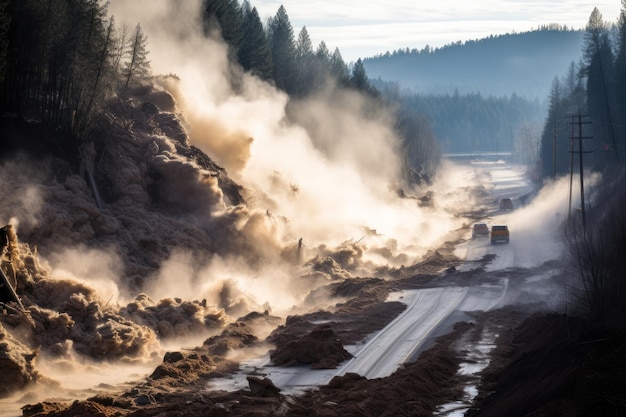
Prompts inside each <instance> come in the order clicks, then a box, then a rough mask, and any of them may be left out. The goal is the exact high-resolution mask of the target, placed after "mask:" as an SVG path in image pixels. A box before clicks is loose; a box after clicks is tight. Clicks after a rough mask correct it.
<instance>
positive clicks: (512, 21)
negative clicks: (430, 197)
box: [250, 0, 621, 62]
mask: <svg viewBox="0 0 626 417" xmlns="http://www.w3.org/2000/svg"><path fill="white" fill-rule="evenodd" d="M250 4H251V5H252V6H254V7H256V8H257V10H258V12H259V15H260V16H261V20H262V21H263V22H264V23H265V22H266V20H267V18H268V17H269V16H273V15H274V14H276V11H277V10H278V8H279V7H280V5H281V4H282V5H283V6H285V9H286V10H287V14H288V15H289V20H290V21H291V24H292V26H293V28H294V32H295V36H296V37H297V35H298V32H299V31H300V29H301V28H302V26H303V25H304V26H306V27H307V30H308V32H309V35H310V37H311V40H312V41H313V45H314V47H315V48H317V45H318V44H319V42H320V41H322V40H323V41H325V42H326V45H327V46H328V49H330V51H331V52H332V51H333V50H334V49H335V47H338V48H339V50H340V51H341V54H342V56H343V58H344V60H345V61H346V62H351V61H355V60H356V59H357V58H363V57H368V56H372V55H375V54H378V53H385V52H386V51H390V52H391V51H393V50H394V49H398V48H406V47H409V48H411V49H413V48H417V49H422V48H423V47H424V46H426V45H430V46H431V47H440V46H443V45H445V44H448V43H452V42H456V41H459V40H460V41H465V40H471V39H480V38H484V37H486V36H489V35H490V34H494V35H496V34H503V33H511V32H526V31H529V30H532V29H535V28H537V27H538V26H540V25H544V24H549V23H559V24H565V25H567V26H568V27H574V28H576V29H584V27H585V25H586V24H587V21H588V20H589V15H590V14H591V12H592V10H593V8H594V7H597V8H598V9H599V10H600V12H601V13H602V16H603V17H604V20H605V21H606V22H616V21H617V19H618V16H619V12H620V8H621V2H620V0H597V1H583V0H560V1H554V0H526V1H524V0H473V1H470V0H463V1H461V0H419V1H418V0H360V1H357V2H355V1H352V0H350V1H348V0H250Z"/></svg>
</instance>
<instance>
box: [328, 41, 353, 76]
mask: <svg viewBox="0 0 626 417" xmlns="http://www.w3.org/2000/svg"><path fill="white" fill-rule="evenodd" d="M330 73H331V74H332V76H334V77H335V78H336V79H337V81H338V82H339V83H340V84H342V85H347V84H348V81H349V79H350V70H349V69H348V65H346V63H345V62H344V60H343V57H342V56H341V52H339V48H335V51H334V52H333V54H332V56H331V57H330Z"/></svg>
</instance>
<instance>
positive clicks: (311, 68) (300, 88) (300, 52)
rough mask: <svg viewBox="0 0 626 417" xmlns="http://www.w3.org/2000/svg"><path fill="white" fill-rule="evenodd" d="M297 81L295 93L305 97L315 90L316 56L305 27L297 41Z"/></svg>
mask: <svg viewBox="0 0 626 417" xmlns="http://www.w3.org/2000/svg"><path fill="white" fill-rule="evenodd" d="M295 54H296V55H295V56H296V69H297V72H296V74H295V75H296V80H295V83H294V93H295V94H297V95H300V96H304V95H306V94H308V93H310V92H311V91H313V90H314V89H315V87H316V86H315V61H314V60H315V54H314V53H313V46H312V43H311V38H310V37H309V32H308V31H307V30H306V26H303V27H302V29H301V30H300V33H299V34H298V40H297V41H296V49H295Z"/></svg>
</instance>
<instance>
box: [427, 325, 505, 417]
mask: <svg viewBox="0 0 626 417" xmlns="http://www.w3.org/2000/svg"><path fill="white" fill-rule="evenodd" d="M467 337H468V335H465V337H464V338H463V339H462V340H461V341H460V342H459V344H458V346H457V349H458V350H459V351H461V352H462V353H463V354H464V361H463V362H461V364H460V365H459V370H458V374H459V375H462V376H463V377H466V378H467V382H466V385H465V387H464V388H463V398H462V399H460V400H458V401H453V402H450V403H447V404H443V405H440V406H439V407H437V411H435V413H434V415H435V416H438V417H463V415H464V414H465V412H466V411H467V410H469V408H470V407H471V406H472V404H473V401H474V398H476V396H477V395H478V384H479V383H480V376H479V375H478V374H479V373H480V372H481V371H482V370H483V369H485V368H486V367H487V365H489V362H490V360H491V357H490V353H491V350H492V349H493V348H494V347H495V344H494V342H495V340H496V338H497V337H498V335H497V334H496V333H492V332H489V331H483V332H482V335H481V339H480V340H479V341H478V342H473V341H469V340H466V338H467Z"/></svg>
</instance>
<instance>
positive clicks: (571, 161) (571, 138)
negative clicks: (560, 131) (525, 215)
mask: <svg viewBox="0 0 626 417" xmlns="http://www.w3.org/2000/svg"><path fill="white" fill-rule="evenodd" d="M570 125H571V126H572V131H571V133H570V135H569V204H568V206H567V221H568V222H569V221H570V220H571V219H572V184H573V182H574V113H572V121H571V122H570Z"/></svg>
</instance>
